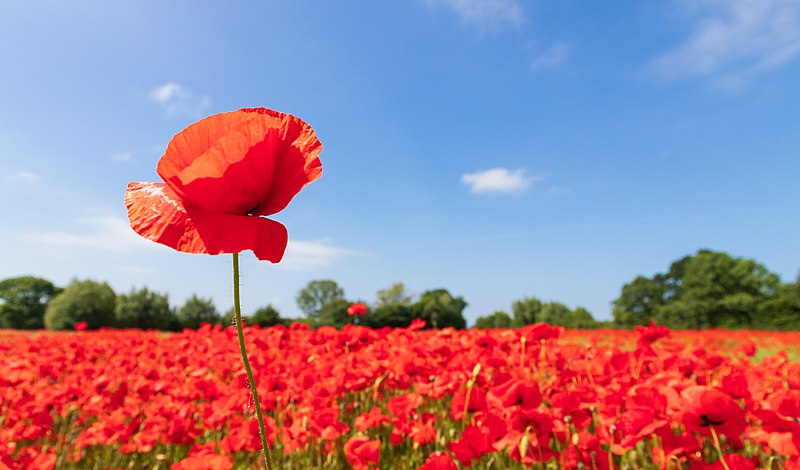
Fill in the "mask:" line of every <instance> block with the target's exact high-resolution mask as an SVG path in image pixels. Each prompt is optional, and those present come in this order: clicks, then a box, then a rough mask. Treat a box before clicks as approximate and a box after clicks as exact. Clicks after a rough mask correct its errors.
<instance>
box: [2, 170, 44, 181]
mask: <svg viewBox="0 0 800 470" xmlns="http://www.w3.org/2000/svg"><path fill="white" fill-rule="evenodd" d="M6 179H7V180H8V181H11V182H12V183H14V182H17V183H28V184H31V183H35V182H37V181H39V175H37V174H36V173H33V172H30V171H18V172H16V173H11V174H10V175H7V176H6Z"/></svg>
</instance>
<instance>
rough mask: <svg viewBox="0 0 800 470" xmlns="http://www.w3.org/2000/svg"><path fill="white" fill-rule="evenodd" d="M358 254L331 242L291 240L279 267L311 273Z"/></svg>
mask: <svg viewBox="0 0 800 470" xmlns="http://www.w3.org/2000/svg"><path fill="white" fill-rule="evenodd" d="M358 254H359V253H358V252H357V251H353V250H349V249H347V248H339V247H336V246H332V245H331V244H330V240H314V241H299V240H289V245H288V246H287V247H286V253H285V254H284V255H283V260H282V261H281V262H280V263H279V264H278V267H279V268H284V269H288V270H292V271H310V270H313V269H317V268H326V267H328V266H331V265H332V264H333V263H334V262H335V261H338V260H340V259H342V258H347V257H350V256H354V255H358Z"/></svg>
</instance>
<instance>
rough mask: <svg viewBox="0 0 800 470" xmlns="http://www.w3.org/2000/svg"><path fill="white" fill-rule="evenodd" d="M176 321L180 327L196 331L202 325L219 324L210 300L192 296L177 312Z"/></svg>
mask: <svg viewBox="0 0 800 470" xmlns="http://www.w3.org/2000/svg"><path fill="white" fill-rule="evenodd" d="M178 321H179V322H180V325H181V327H183V328H190V329H193V330H196V329H197V328H200V325H201V324H203V323H212V324H216V323H219V322H220V315H219V312H218V311H217V308H216V307H215V306H214V302H213V301H212V300H211V299H203V298H200V297H198V296H197V295H192V296H191V297H189V299H188V300H186V303H185V304H183V306H182V307H181V308H180V309H179V310H178Z"/></svg>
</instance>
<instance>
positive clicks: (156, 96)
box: [150, 82, 187, 103]
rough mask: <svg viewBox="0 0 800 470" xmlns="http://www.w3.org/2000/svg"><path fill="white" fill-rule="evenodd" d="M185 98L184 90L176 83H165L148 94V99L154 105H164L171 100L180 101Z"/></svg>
mask: <svg viewBox="0 0 800 470" xmlns="http://www.w3.org/2000/svg"><path fill="white" fill-rule="evenodd" d="M186 96H187V93H186V90H184V89H183V87H182V86H180V85H178V84H177V83H172V82H169V83H165V84H163V85H161V86H160V87H156V88H154V89H153V90H152V91H151V92H150V98H151V99H152V100H153V101H155V102H156V103H166V102H167V101H170V100H171V99H173V98H175V99H180V98H185V97H186Z"/></svg>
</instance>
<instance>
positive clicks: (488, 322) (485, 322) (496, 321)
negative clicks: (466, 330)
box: [475, 310, 511, 328]
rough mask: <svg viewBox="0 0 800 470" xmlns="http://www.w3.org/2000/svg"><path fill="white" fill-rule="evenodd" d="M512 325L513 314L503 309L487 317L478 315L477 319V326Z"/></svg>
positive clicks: (499, 326) (502, 326)
mask: <svg viewBox="0 0 800 470" xmlns="http://www.w3.org/2000/svg"><path fill="white" fill-rule="evenodd" d="M510 326H511V316H510V315H509V314H507V313H506V312H503V311H502V310H498V311H497V312H494V313H493V314H491V315H487V316H485V317H478V319H477V320H475V328H509V327H510Z"/></svg>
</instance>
